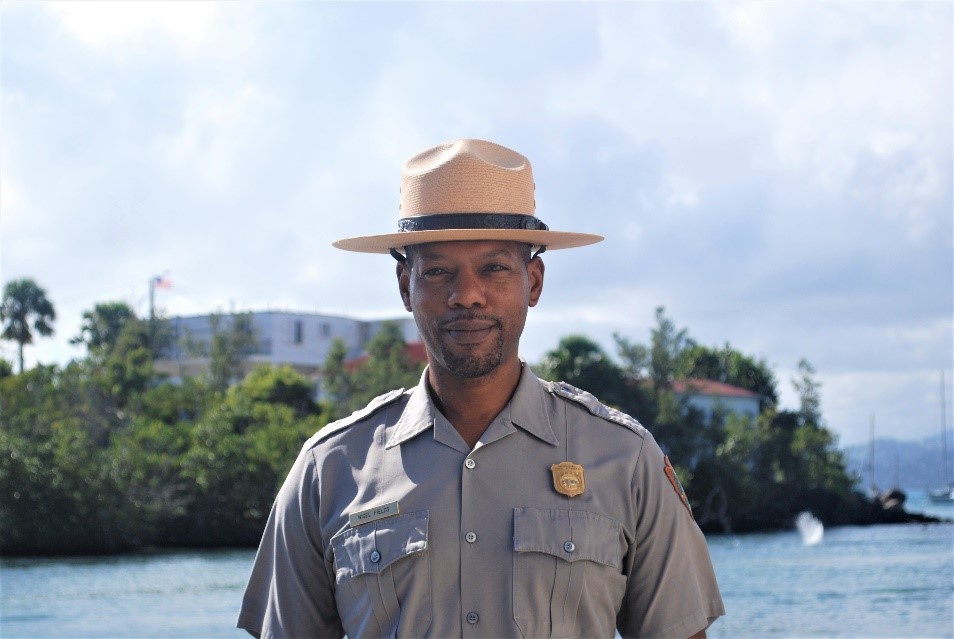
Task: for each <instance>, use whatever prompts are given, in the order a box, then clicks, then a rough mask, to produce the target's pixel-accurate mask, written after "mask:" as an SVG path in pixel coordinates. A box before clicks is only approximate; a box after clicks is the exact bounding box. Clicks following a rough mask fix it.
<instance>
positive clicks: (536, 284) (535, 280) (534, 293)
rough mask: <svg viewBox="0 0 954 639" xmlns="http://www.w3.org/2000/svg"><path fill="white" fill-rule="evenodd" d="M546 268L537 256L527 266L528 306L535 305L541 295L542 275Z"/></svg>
mask: <svg viewBox="0 0 954 639" xmlns="http://www.w3.org/2000/svg"><path fill="white" fill-rule="evenodd" d="M545 270H546V267H544V265H543V260H542V259H541V258H540V256H539V255H537V256H536V257H535V258H533V259H532V260H530V262H529V263H528V264H527V275H528V276H529V277H530V303H529V306H531V307H533V306H536V305H537V301H539V299H540V295H541V294H542V293H543V273H544V271H545Z"/></svg>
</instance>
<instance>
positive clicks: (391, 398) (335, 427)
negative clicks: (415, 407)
mask: <svg viewBox="0 0 954 639" xmlns="http://www.w3.org/2000/svg"><path fill="white" fill-rule="evenodd" d="M404 391H405V389H403V388H398V389H396V390H393V391H390V392H387V393H385V394H384V395H378V396H377V397H375V398H374V399H372V400H371V401H370V402H368V405H367V406H365V407H364V408H362V409H360V410H356V411H355V412H353V413H351V414H350V415H348V416H347V417H342V418H341V419H339V420H337V421H334V422H331V423H330V424H328V425H327V426H325V427H323V428H322V429H321V430H319V431H318V432H317V433H315V434H314V435H313V436H312V437H311V440H310V441H309V442H308V444H316V443H318V442H320V441H321V440H322V439H324V438H326V437H329V436H331V435H333V434H334V433H337V432H338V431H340V430H344V429H345V428H347V427H349V426H351V425H353V424H356V423H358V422H360V421H361V420H362V419H365V418H367V417H371V416H372V415H374V414H375V413H376V412H378V411H379V410H381V409H382V408H384V407H385V406H387V405H388V404H393V403H394V402H395V401H397V399H398V398H399V397H401V396H402V395H403V394H404Z"/></svg>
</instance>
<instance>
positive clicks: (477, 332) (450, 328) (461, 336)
mask: <svg viewBox="0 0 954 639" xmlns="http://www.w3.org/2000/svg"><path fill="white" fill-rule="evenodd" d="M499 326H500V320H498V319H496V318H492V317H477V318H457V319H451V320H445V321H444V322H441V324H440V329H441V330H442V331H443V332H444V333H446V334H447V336H448V337H450V338H451V339H452V340H454V341H455V342H458V343H461V344H476V343H479V342H481V341H483V340H484V339H486V338H487V336H489V335H490V334H491V333H492V332H493V331H494V330H495V329H497V328H498V327H499Z"/></svg>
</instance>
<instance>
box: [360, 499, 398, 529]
mask: <svg viewBox="0 0 954 639" xmlns="http://www.w3.org/2000/svg"><path fill="white" fill-rule="evenodd" d="M398 512H400V509H399V508H398V503H397V502H396V501H392V502H390V503H387V504H384V505H381V506H374V507H373V508H368V509H367V510H361V511H358V512H356V513H351V514H350V515H348V523H349V524H350V525H351V527H352V528H354V527H355V526H360V525H361V524H367V523H370V522H372V521H377V520H379V519H384V518H386V517H393V516H394V515H396V514H398Z"/></svg>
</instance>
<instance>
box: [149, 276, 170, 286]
mask: <svg viewBox="0 0 954 639" xmlns="http://www.w3.org/2000/svg"><path fill="white" fill-rule="evenodd" d="M152 285H153V286H154V287H156V288H172V282H170V281H169V280H167V279H166V278H164V277H162V276H161V275H157V276H156V277H154V278H152Z"/></svg>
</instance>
